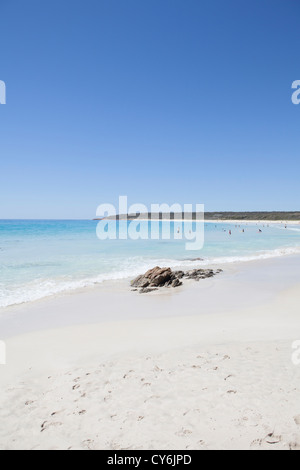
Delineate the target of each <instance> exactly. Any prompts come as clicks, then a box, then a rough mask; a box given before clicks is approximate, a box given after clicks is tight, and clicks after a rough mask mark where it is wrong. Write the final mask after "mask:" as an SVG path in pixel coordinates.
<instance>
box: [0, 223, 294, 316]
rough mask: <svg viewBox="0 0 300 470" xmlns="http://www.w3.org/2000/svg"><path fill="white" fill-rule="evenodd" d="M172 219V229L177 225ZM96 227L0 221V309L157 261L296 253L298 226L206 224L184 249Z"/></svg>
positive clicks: (181, 262) (116, 276)
mask: <svg viewBox="0 0 300 470" xmlns="http://www.w3.org/2000/svg"><path fill="white" fill-rule="evenodd" d="M163 223H164V222H160V224H163ZM143 224H144V228H145V227H147V224H148V223H147V222H143ZM172 224H173V228H174V231H175V232H176V231H177V230H178V226H179V224H178V223H177V222H173V223H172ZM96 228H97V222H94V221H17V220H15V221H12V220H10V221H5V220H2V221H0V308H2V307H7V306H11V305H15V304H20V303H23V302H30V301H34V300H38V299H41V298H43V297H47V296H50V295H53V294H57V293H60V292H65V291H70V290H74V289H77V288H82V287H85V286H93V285H95V284H98V283H101V282H103V281H105V280H114V279H116V280H117V279H124V278H128V277H134V276H135V275H138V274H140V273H143V272H144V271H146V270H147V269H149V268H152V267H154V266H156V265H160V266H171V267H176V266H186V267H187V268H192V267H196V266H197V267H198V266H199V267H201V266H209V265H210V264H213V263H214V264H218V263H220V264H221V263H232V262H235V261H243V260H245V261H246V260H252V259H253V260H254V259H260V258H268V257H275V256H283V255H286V254H291V253H298V252H300V227H299V226H288V228H287V229H285V227H284V226H280V225H278V226H277V225H276V226H274V225H271V226H269V227H267V225H265V226H263V224H260V225H259V226H256V225H252V224H249V225H244V226H241V227H236V226H235V225H230V224H214V223H206V224H205V244H204V248H203V249H202V250H200V251H186V249H185V243H186V240H174V239H171V240H136V241H134V240H106V241H100V240H99V239H98V238H97V236H96ZM243 228H244V229H245V233H242V229H243ZM259 228H260V229H261V230H262V233H258V230H259ZM229 230H231V231H232V235H231V236H230V235H229V233H228V232H229ZM195 258H202V259H203V261H199V260H198V261H194V260H193V259H195Z"/></svg>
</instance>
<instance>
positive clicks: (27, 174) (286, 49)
mask: <svg viewBox="0 0 300 470" xmlns="http://www.w3.org/2000/svg"><path fill="white" fill-rule="evenodd" d="M0 16H1V29H0V41H1V62H0V80H4V81H5V82H6V86H7V104H6V105H5V106H3V105H0V159H1V170H0V218H92V217H93V216H94V215H95V212H96V207H97V206H98V205H99V204H101V203H107V202H108V203H116V201H117V199H118V196H119V195H127V196H128V198H129V202H130V203H135V202H140V203H145V204H147V205H149V204H151V203H162V202H166V203H174V202H178V203H182V204H183V203H193V204H196V203H204V204H205V206H206V209H207V210H237V211H240V210H299V209H300V207H299V201H300V185H299V170H300V163H299V162H300V158H299V157H300V106H295V105H293V104H292V102H291V95H292V90H291V86H292V82H293V81H294V80H300V61H299V50H300V30H299V18H300V2H299V1H295V0H251V1H250V0H249V1H246V0H244V1H242V0H228V1H226V2H225V1H224V0H206V1H202V0H72V1H71V0H60V1H58V0H51V1H48V0H43V1H42V2H41V1H40V0H27V1H26V2H25V1H24V0H0Z"/></svg>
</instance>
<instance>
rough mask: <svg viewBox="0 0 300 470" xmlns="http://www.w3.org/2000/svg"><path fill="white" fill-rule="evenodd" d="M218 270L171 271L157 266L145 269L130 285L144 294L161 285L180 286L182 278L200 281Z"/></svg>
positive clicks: (217, 272)
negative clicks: (144, 272)
mask: <svg viewBox="0 0 300 470" xmlns="http://www.w3.org/2000/svg"><path fill="white" fill-rule="evenodd" d="M220 272H222V270H221V269H218V270H217V271H214V270H213V269H193V270H191V271H186V272H184V271H172V270H171V268H160V267H158V266H157V267H156V268H153V269H150V270H149V271H147V272H146V274H143V275H141V276H138V277H137V278H136V279H134V280H133V281H132V282H131V287H133V290H134V291H138V289H140V293H141V294H146V293H149V292H152V291H154V290H158V289H159V288H161V287H173V288H176V287H180V286H182V284H183V282H182V280H183V279H184V278H186V279H192V280H194V281H200V279H207V278H210V277H213V276H215V275H216V274H219V273H220Z"/></svg>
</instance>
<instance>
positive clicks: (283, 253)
mask: <svg viewBox="0 0 300 470" xmlns="http://www.w3.org/2000/svg"><path fill="white" fill-rule="evenodd" d="M298 254H300V246H298V247H297V246H295V247H282V248H275V249H274V250H270V251H264V252H262V253H260V254H253V255H250V254H249V255H245V256H243V257H235V256H228V257H224V258H212V259H209V258H208V259H202V260H201V259H198V258H195V259H193V258H187V259H185V260H177V261H176V260H168V262H167V263H161V264H162V266H161V267H171V268H172V269H175V270H187V269H202V268H203V269H205V268H214V269H219V268H221V269H227V268H228V267H230V266H239V265H240V266H243V265H245V264H247V263H255V262H260V261H263V260H272V259H278V258H285V257H292V256H297V255H298ZM164 264H166V265H167V264H168V266H164ZM153 267H154V265H151V266H150V265H149V266H148V267H147V268H146V270H147V269H152V268H153ZM141 274H143V272H142V271H137V272H135V273H134V274H132V275H130V276H125V277H119V278H111V279H103V280H101V281H96V280H95V281H94V280H93V278H91V279H86V280H81V281H73V282H74V284H75V283H82V282H85V281H86V285H80V286H76V287H75V286H74V287H73V286H71V287H69V288H65V289H62V290H58V291H57V292H51V293H49V294H48V295H43V296H41V297H39V298H36V299H33V300H28V301H23V302H20V303H15V304H11V305H7V306H0V318H1V315H3V314H6V313H7V312H8V311H10V310H12V309H14V308H18V307H21V306H24V305H31V304H35V303H36V302H42V301H47V300H50V299H52V298H60V297H63V296H65V295H76V294H78V293H80V292H82V291H83V290H84V291H92V290H95V289H99V288H100V286H109V285H111V286H115V285H116V284H118V283H119V284H120V285H121V284H122V283H126V282H127V283H130V280H132V279H133V278H134V277H137V276H138V275H141ZM71 282H72V281H71Z"/></svg>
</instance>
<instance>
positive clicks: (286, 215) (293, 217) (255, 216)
mask: <svg viewBox="0 0 300 470" xmlns="http://www.w3.org/2000/svg"><path fill="white" fill-rule="evenodd" d="M181 217H182V214H179V213H173V214H171V216H170V214H165V213H161V214H157V213H155V214H151V213H147V214H128V215H117V217H115V216H112V217H106V219H110V220H114V219H117V220H124V219H125V218H127V219H128V220H135V219H153V220H159V219H164V220H170V218H171V220H172V219H175V220H176V219H181ZM189 218H192V219H194V220H195V219H196V218H200V216H199V214H197V213H195V212H194V213H193V214H192V215H191V214H189ZM95 220H99V219H95ZM205 220H216V221H217V220H224V221H226V220H244V221H251V220H261V221H282V220H283V221H287V222H292V221H295V222H300V211H299V212H206V213H205Z"/></svg>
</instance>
